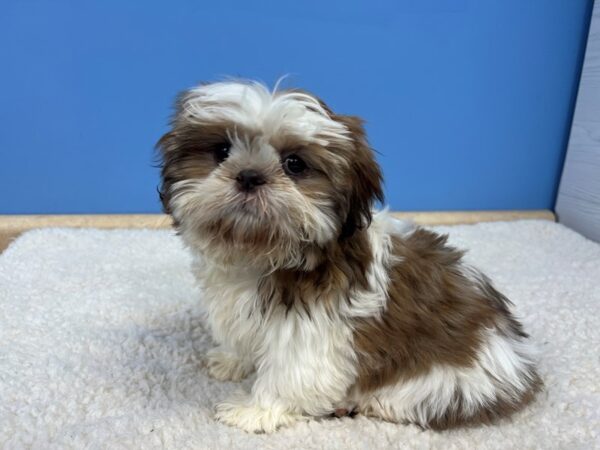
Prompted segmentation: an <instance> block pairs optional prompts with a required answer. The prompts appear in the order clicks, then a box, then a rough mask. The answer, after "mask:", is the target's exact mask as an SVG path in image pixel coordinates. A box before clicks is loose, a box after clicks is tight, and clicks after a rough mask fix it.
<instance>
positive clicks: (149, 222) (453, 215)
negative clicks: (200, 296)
mask: <svg viewBox="0 0 600 450" xmlns="http://www.w3.org/2000/svg"><path fill="white" fill-rule="evenodd" d="M393 214H394V216H396V217H398V218H401V219H412V220H413V221H415V222H416V223H418V224H421V225H458V224H465V223H478V222H498V221H510V220H524V219H537V220H550V221H554V220H555V216H554V213H552V211H549V210H528V211H441V212H396V213H393ZM170 226H171V219H170V217H169V216H166V215H164V214H89V215H71V214H64V215H18V216H14V215H0V252H1V251H2V250H4V249H5V248H6V247H7V246H8V244H9V243H10V242H11V241H12V240H14V239H15V238H16V237H17V236H19V235H20V234H21V233H23V232H24V231H27V230H32V229H35V228H65V227H66V228H105V229H110V228H134V229H135V228H153V229H160V228H169V227H170Z"/></svg>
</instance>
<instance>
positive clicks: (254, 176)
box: [235, 169, 265, 192]
mask: <svg viewBox="0 0 600 450" xmlns="http://www.w3.org/2000/svg"><path fill="white" fill-rule="evenodd" d="M235 179H236V181H237V182H238V186H239V187H240V189H241V190H242V191H246V192H250V191H251V190H252V189H254V188H255V187H256V186H260V185H261V184H265V177H263V176H262V175H261V174H260V173H258V172H257V171H256V170H252V169H248V170H242V171H241V172H240V173H238V176H237V177H235Z"/></svg>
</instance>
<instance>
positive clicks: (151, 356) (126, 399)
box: [0, 221, 600, 449]
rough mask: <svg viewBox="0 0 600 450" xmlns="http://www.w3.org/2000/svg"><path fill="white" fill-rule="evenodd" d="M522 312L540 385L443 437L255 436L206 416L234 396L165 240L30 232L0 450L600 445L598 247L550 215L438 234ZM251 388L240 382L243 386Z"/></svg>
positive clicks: (13, 295) (18, 249)
mask: <svg viewBox="0 0 600 450" xmlns="http://www.w3.org/2000/svg"><path fill="white" fill-rule="evenodd" d="M438 230H441V231H444V232H448V233H450V236H451V242H453V243H454V244H456V245H458V246H460V247H464V248H467V249H469V253H468V256H467V257H468V259H469V260H470V261H471V262H472V263H474V264H476V265H478V266H480V267H481V268H482V269H484V270H485V271H486V272H487V273H488V274H489V275H490V276H491V277H492V278H493V279H494V280H495V282H496V284H497V286H498V287H500V288H501V290H503V291H504V292H505V293H506V294H507V295H508V296H509V297H510V298H511V299H512V300H513V301H514V303H515V305H516V306H515V309H516V312H517V314H518V316H520V317H521V318H522V319H523V322H524V323H525V326H526V329H527V330H528V331H529V332H530V334H531V336H532V339H533V341H534V342H536V343H537V344H538V345H539V349H540V352H539V361H540V363H539V365H540V373H541V375H542V377H543V378H544V381H545V385H546V387H545V392H544V393H543V394H542V395H540V396H539V397H538V399H537V401H536V402H535V403H533V404H532V405H531V406H529V407H528V408H527V409H526V410H524V411H523V412H521V413H519V414H517V415H516V416H514V417H513V418H512V419H511V420H508V421H505V422H502V423H500V424H498V425H495V426H486V427H480V428H472V429H460V430H455V431H449V432H432V431H422V430H420V429H419V428H417V427H415V426H410V425H409V426H403V425H396V424H391V423H385V422H382V421H378V420H373V419H367V418H365V417H361V416H360V415H359V416H357V417H355V418H354V419H351V418H342V419H322V420H318V421H317V420H315V421H310V422H307V423H299V424H297V425H295V426H293V427H291V428H288V429H282V430H281V431H279V432H278V433H276V434H273V435H249V434H246V433H244V432H242V431H239V430H237V429H233V428H229V427H227V426H225V425H222V424H220V423H216V422H214V421H213V419H212V413H213V407H214V405H215V403H216V402H218V401H220V400H222V399H224V398H225V397H227V395H228V394H229V393H230V392H232V391H233V390H235V389H236V388H238V387H239V386H238V384H237V383H227V382H218V381H215V380H212V379H211V378H209V377H208V376H207V373H206V369H205V368H204V367H203V354H204V353H205V351H206V350H207V349H208V348H210V347H211V345H212V343H211V338H210V337H209V335H208V334H207V332H206V330H205V328H204V326H203V324H202V319H201V310H200V308H199V305H198V299H199V297H200V295H201V293H200V292H199V291H198V290H197V289H196V288H195V287H194V281H193V279H192V276H191V275H190V273H189V271H188V265H189V262H190V260H189V257H188V255H187V254H186V251H185V250H184V249H183V248H182V245H181V244H180V242H179V241H178V239H177V238H176V237H175V236H174V235H173V233H172V232H170V231H166V230H165V231H147V230H141V231H140V230H118V231H99V230H66V229H48V230H35V231H30V232H28V233H26V234H24V235H23V236H22V237H20V238H19V239H18V240H17V241H15V242H14V243H13V244H12V245H11V246H10V247H9V248H8V249H7V250H6V251H5V252H4V253H3V254H2V255H0V448H6V449H13V448H15V449H16V448H40V449H42V448H43V449H46V448H77V449H82V448H110V449H120V448H136V449H143V448H172V449H186V448H194V449H204V448H223V449H229V448H247V449H256V448H274V449H275V448H276V449H281V448H286V449H287V448H345V449H353V448H364V449H373V448H441V449H452V448H456V449H464V448H498V449H506V448H520V449H524V448H543V449H550V448H561V449H564V448H580V449H589V448H594V447H595V448H600V361H599V358H600V314H599V313H600V245H598V244H595V243H593V242H590V241H588V240H586V239H585V238H583V237H581V236H580V235H578V234H576V233H575V232H573V231H570V230H569V229H567V228H564V227H562V226H561V225H558V224H554V223H550V222H542V221H539V222H538V221H523V222H512V223H509V222H506V223H487V224H478V225H471V226H468V225H464V226H456V227H439V228H438ZM251 381H252V380H246V381H245V382H244V383H242V385H243V386H244V387H246V388H248V387H249V383H250V382H251Z"/></svg>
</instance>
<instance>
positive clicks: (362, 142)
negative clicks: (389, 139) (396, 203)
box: [333, 114, 383, 239]
mask: <svg viewBox="0 0 600 450" xmlns="http://www.w3.org/2000/svg"><path fill="white" fill-rule="evenodd" d="M333 119H334V120H336V121H338V122H341V123H343V124H344V125H345V126H346V127H347V128H348V130H349V131H350V136H351V137H352V143H353V145H354V149H353V153H352V154H351V155H349V156H350V168H351V169H350V170H351V174H350V175H351V178H352V179H351V180H350V183H351V187H350V197H349V198H348V199H347V201H348V203H347V205H346V214H347V215H346V220H345V222H344V224H343V226H342V232H341V235H340V239H346V238H348V237H350V236H352V235H353V234H354V233H355V232H356V230H357V229H361V228H366V227H367V226H369V224H370V223H371V218H372V212H371V211H372V208H373V203H374V202H375V201H376V200H379V201H380V202H383V187H382V178H383V177H382V175H381V169H380V168H379V164H377V161H376V160H375V153H374V152H373V149H371V147H370V146H369V142H368V141H367V135H366V133H365V128H364V126H363V120H362V119H361V118H360V117H355V116H340V115H335V114H334V115H333Z"/></svg>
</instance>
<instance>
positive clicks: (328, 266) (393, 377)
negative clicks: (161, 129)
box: [159, 81, 540, 432]
mask: <svg viewBox="0 0 600 450" xmlns="http://www.w3.org/2000/svg"><path fill="white" fill-rule="evenodd" d="M159 148H160V151H161V156H162V163H163V165H162V186H161V189H160V191H161V199H162V202H163V205H164V208H165V211H166V212H168V213H170V214H171V215H172V216H173V219H174V223H175V226H176V228H177V230H178V232H179V234H180V235H181V237H182V238H183V240H184V241H185V243H186V244H187V246H188V247H189V248H190V249H191V251H192V253H193V255H194V256H195V258H194V261H195V262H194V271H195V274H196V275H197V277H198V279H199V281H200V283H201V286H202V287H203V297H202V299H201V300H202V302H203V303H204V305H205V307H206V312H207V319H208V323H209V324H210V327H211V330H212V333H213V337H214V340H215V341H216V342H217V343H218V346H217V347H216V348H215V349H213V350H212V351H210V352H209V354H208V355H207V367H208V371H209V373H210V374H211V375H212V376H213V377H215V378H217V379H220V380H240V379H242V378H244V377H246V376H247V375H248V374H250V373H251V372H252V371H254V370H256V372H257V375H256V381H255V382H254V385H253V386H252V389H251V392H248V393H244V392H240V393H239V394H237V395H236V396H234V397H233V398H230V399H228V400H226V401H224V402H223V403H220V404H219V405H217V413H216V417H217V419H218V420H220V421H222V422H224V423H226V424H230V425H234V426H238V427H240V428H243V429H244V430H247V431H255V432H261V431H262V432H273V431H275V430H276V429H277V428H278V427H279V426H282V425H289V424H292V423H293V422H295V421H297V420H300V419H305V418H307V417H311V416H313V417H314V416H324V415H329V414H331V413H332V412H334V411H338V413H339V412H340V411H357V412H359V413H362V414H366V415H370V416H375V417H381V418H383V419H385V420H389V421H396V422H412V423H416V424H418V425H420V426H423V427H431V428H445V427H449V426H455V425H462V424H469V423H479V422H482V421H484V422H489V421H490V420H493V419H495V418H498V417H503V416H506V415H508V414H509V413H511V412H512V411H515V410H516V409H518V408H519V407H521V406H522V405H523V404H525V403H526V402H528V401H529V400H530V399H531V398H532V396H533V394H534V393H535V391H536V390H537V389H538V387H539V385H540V381H539V378H538V376H537V374H536V371H535V367H534V362H533V359H532V356H531V354H532V352H531V347H530V344H528V343H527V342H526V338H527V335H526V334H525V333H524V332H523V330H522V327H521V325H520V324H519V322H518V321H517V320H515V318H514V317H513V316H512V315H511V313H510V311H509V306H510V302H509V301H508V300H507V299H506V297H504V296H503V295H502V294H501V293H499V292H498V291H497V290H496V289H495V288H494V287H493V286H492V284H491V283H490V281H489V280H488V278H486V277H485V275H483V274H481V273H480V272H479V271H477V270H476V269H474V268H472V267H469V266H468V265H466V264H465V263H464V262H463V260H462V256H463V253H462V252H461V251H458V250H456V249H454V248H452V247H450V246H448V245H447V244H446V237H445V236H440V235H437V234H435V233H433V232H431V231H428V230H425V229H423V228H419V227H414V226H412V225H408V224H405V223H402V222H399V221H397V220H395V219H393V218H392V217H390V216H389V215H388V214H387V213H386V212H385V211H384V212H379V213H376V214H373V212H372V207H373V203H374V201H375V200H377V199H378V200H382V197H383V193H382V186H381V181H382V180H381V172H380V169H379V166H378V165H377V163H376V161H375V158H374V155H373V151H372V150H371V148H370V147H369V144H368V143H367V139H366V137H365V132H364V129H363V126H362V121H361V120H360V119H358V118H356V117H351V116H343V115H339V114H336V113H334V112H332V111H331V110H330V109H329V108H328V107H327V106H326V105H325V104H324V103H323V102H322V101H320V100H319V99H318V98H316V97H314V96H312V95H310V94H308V93H306V92H303V91H299V90H277V89H276V90H275V91H270V90H269V89H267V88H265V87H264V86H263V85H261V84H259V83H254V82H238V81H229V82H220V83H214V84H207V85H201V86H199V87H196V88H193V89H191V90H189V91H187V92H185V93H184V94H183V95H182V96H181V98H180V99H179V101H178V102H177V106H176V113H175V116H174V118H173V121H172V128H171V130H170V131H169V132H168V133H167V134H165V135H164V136H163V137H162V139H161V140H160V142H159Z"/></svg>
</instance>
